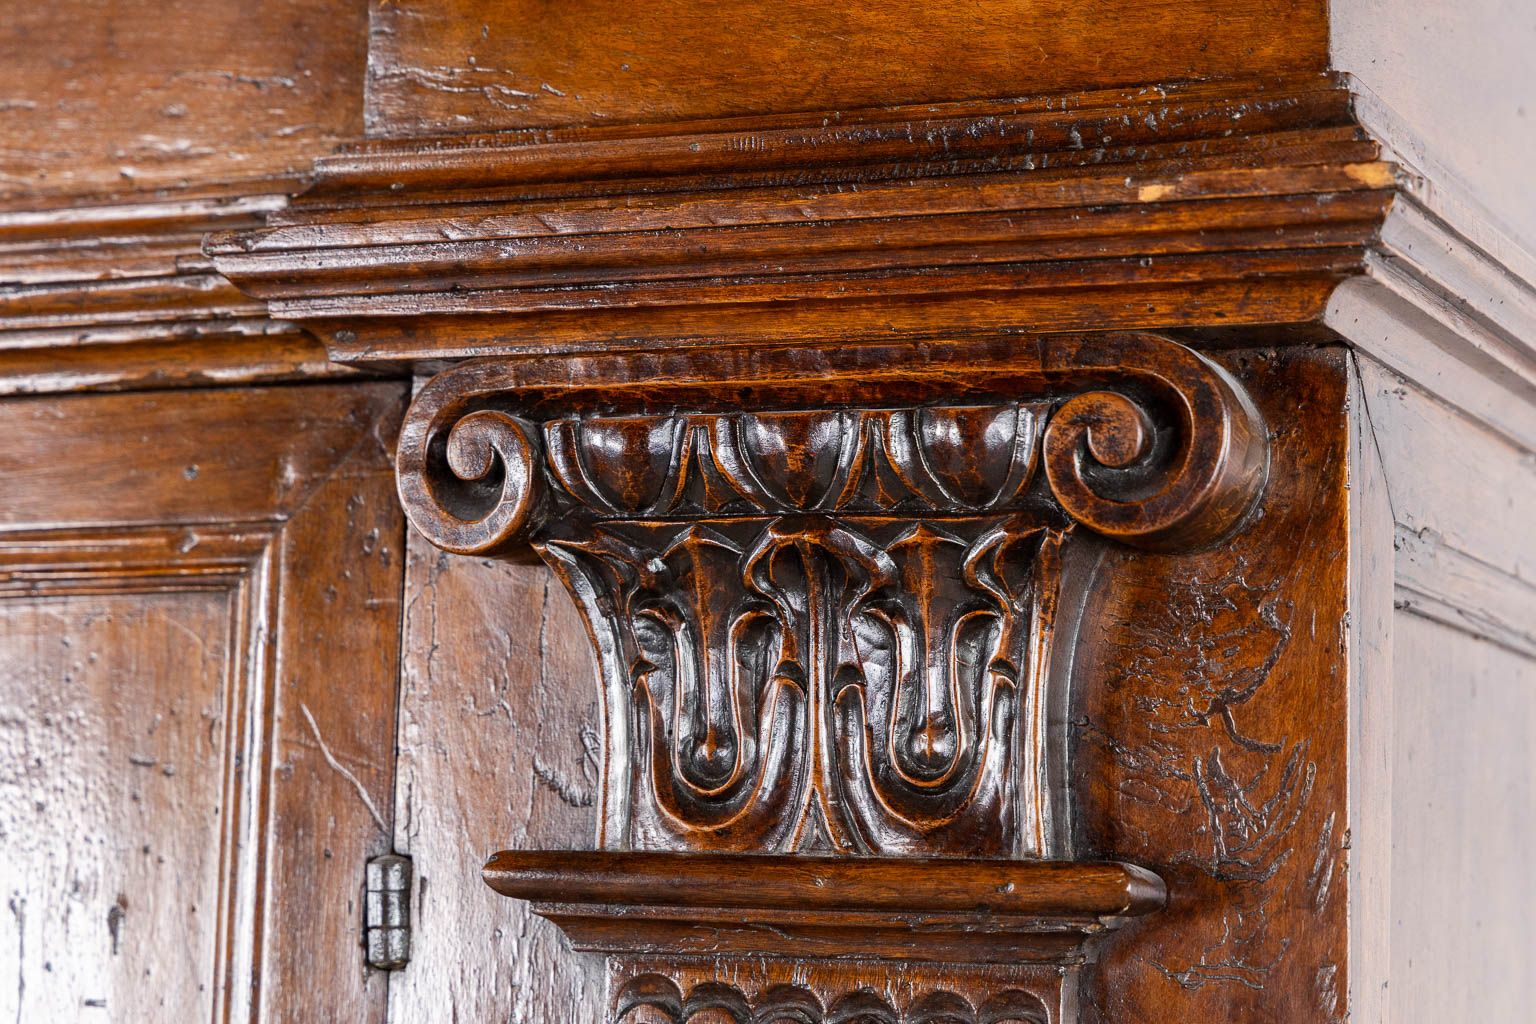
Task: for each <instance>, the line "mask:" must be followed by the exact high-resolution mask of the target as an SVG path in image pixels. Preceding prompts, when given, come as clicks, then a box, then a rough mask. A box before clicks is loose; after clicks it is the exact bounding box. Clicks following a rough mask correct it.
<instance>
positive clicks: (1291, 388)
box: [1077, 349, 1361, 1024]
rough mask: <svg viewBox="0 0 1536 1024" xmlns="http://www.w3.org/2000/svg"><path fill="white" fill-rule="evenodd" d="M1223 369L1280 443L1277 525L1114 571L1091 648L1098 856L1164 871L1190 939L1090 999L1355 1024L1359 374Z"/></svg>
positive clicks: (1170, 939) (1130, 950)
mask: <svg viewBox="0 0 1536 1024" xmlns="http://www.w3.org/2000/svg"><path fill="white" fill-rule="evenodd" d="M1224 361H1226V362H1227V365H1231V366H1233V367H1234V368H1235V369H1236V370H1237V371H1238V372H1239V375H1240V376H1241V377H1242V379H1243V381H1244V383H1245V385H1246V386H1247V387H1249V388H1251V389H1253V393H1254V395H1255V396H1256V398H1257V399H1258V401H1259V402H1260V403H1261V404H1263V405H1265V406H1267V408H1266V410H1265V411H1266V414H1267V415H1268V416H1270V417H1272V419H1271V420H1270V422H1271V423H1272V424H1273V425H1274V429H1273V432H1272V434H1271V445H1272V448H1271V457H1272V459H1273V460H1274V461H1273V464H1272V476H1271V484H1270V490H1269V492H1268V494H1267V496H1266V499H1265V504H1264V513H1263V519H1262V520H1261V521H1260V523H1259V524H1257V525H1256V526H1255V527H1254V528H1253V529H1251V530H1249V531H1246V532H1244V533H1242V534H1239V535H1237V536H1235V537H1234V538H1232V539H1231V540H1230V541H1229V542H1228V543H1226V544H1224V545H1222V546H1220V547H1219V548H1216V549H1213V550H1211V551H1207V552H1205V553H1202V554H1196V555H1191V556H1185V557H1182V558H1166V557H1163V556H1154V555H1145V556H1142V555H1138V556H1135V558H1134V559H1132V558H1130V557H1128V556H1125V555H1120V556H1115V557H1112V558H1111V559H1110V561H1109V563H1108V564H1107V565H1106V567H1105V572H1104V575H1103V576H1102V577H1101V579H1102V580H1103V585H1102V586H1101V587H1099V588H1098V589H1097V590H1096V592H1095V594H1094V596H1093V598H1092V599H1091V600H1090V602H1089V607H1088V609H1087V611H1086V612H1085V616H1086V617H1087V618H1086V621H1089V622H1093V623H1095V624H1096V628H1095V633H1094V635H1093V636H1092V638H1091V639H1090V640H1088V641H1087V642H1085V643H1084V644H1083V645H1082V646H1080V647H1079V651H1078V671H1079V673H1080V676H1079V679H1080V680H1081V682H1082V685H1081V688H1080V690H1079V694H1080V698H1081V700H1082V704H1081V705H1080V707H1081V709H1082V710H1081V715H1082V717H1081V719H1079V721H1078V732H1077V742H1078V747H1077V754H1078V758H1079V760H1078V764H1079V771H1080V772H1081V775H1080V776H1079V777H1080V778H1082V779H1083V780H1084V785H1083V787H1082V789H1080V790H1079V793H1080V796H1081V798H1082V805H1081V818H1080V822H1081V826H1082V830H1083V832H1082V835H1083V840H1084V843H1085V850H1086V852H1089V853H1091V854H1097V855H1099V856H1113V857H1115V858H1118V859H1126V860H1130V861H1133V862H1139V863H1145V864H1153V865H1157V866H1158V868H1159V871H1160V873H1162V874H1164V876H1165V877H1166V879H1167V881H1168V886H1169V893H1170V902H1169V908H1168V911H1167V915H1168V920H1169V921H1170V923H1171V922H1173V921H1177V925H1176V926H1170V927H1166V928H1157V929H1151V928H1149V929H1145V930H1140V931H1137V932H1135V933H1134V934H1127V935H1125V936H1123V937H1121V938H1120V941H1114V942H1111V943H1110V944H1109V945H1108V946H1107V948H1106V951H1105V954H1104V959H1103V962H1102V966H1101V968H1100V969H1099V971H1098V972H1096V973H1095V974H1093V975H1091V976H1090V980H1089V989H1088V991H1085V999H1087V1000H1089V1001H1090V1002H1091V1003H1092V1004H1093V1006H1094V1007H1095V1012H1096V1013H1097V1014H1098V1015H1099V1017H1100V1019H1103V1020H1106V1021H1117V1020H1136V1021H1146V1022H1159V1024H1161V1022H1163V1021H1168V1022H1170V1024H1172V1022H1174V1021H1206V1020H1209V1021H1217V1020H1259V1021H1262V1020H1318V1021H1329V1020H1340V1019H1343V1016H1344V1014H1345V1013H1346V1010H1347V1008H1348V1006H1349V1002H1348V995H1347V993H1348V992H1349V985H1350V970H1351V966H1350V963H1349V960H1348V939H1349V925H1348V913H1347V908H1348V906H1349V903H1350V893H1349V878H1348V865H1349V856H1348V850H1349V843H1350V840H1349V835H1350V829H1351V826H1352V822H1351V819H1350V817H1349V805H1348V803H1347V794H1348V784H1349V778H1348V772H1349V767H1348V766H1349V756H1350V749H1351V747H1350V742H1351V741H1350V738H1349V733H1348V714H1347V710H1346V709H1347V708H1348V707H1349V699H1350V696H1349V686H1350V676H1349V670H1348V668H1347V658H1346V655H1347V652H1348V650H1349V640H1348V636H1347V628H1348V623H1349V621H1350V617H1351V616H1352V615H1357V614H1360V613H1361V609H1356V608H1352V607H1351V606H1350V604H1349V597H1350V584H1349V579H1348V568H1349V558H1348V548H1347V546H1346V545H1343V544H1341V543H1340V542H1339V538H1341V537H1343V536H1344V535H1345V530H1346V525H1347V523H1348V521H1349V518H1348V517H1349V516H1350V514H1351V502H1352V501H1353V500H1354V499H1355V496H1354V493H1353V492H1352V491H1351V490H1350V489H1349V488H1348V487H1347V486H1345V485H1346V482H1347V481H1346V477H1345V474H1346V472H1347V465H1348V459H1347V451H1348V447H1349V444H1350V432H1351V425H1350V422H1349V415H1348V407H1347V403H1346V401H1345V398H1346V394H1347V388H1348V376H1347V372H1346V371H1347V365H1348V364H1347V362H1346V361H1345V358H1344V356H1343V353H1342V352H1341V351H1340V350H1338V349H1334V350H1328V349H1323V350H1314V351H1305V350H1287V349H1280V350H1257V351H1249V352H1237V353H1231V354H1230V355H1228V356H1226V357H1224ZM1282 406H1283V407H1284V410H1286V411H1285V412H1282V411H1281V407H1282ZM1298 413H1299V414H1298ZM1133 562H1134V564H1133Z"/></svg>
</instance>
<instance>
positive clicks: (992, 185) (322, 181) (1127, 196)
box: [205, 75, 1395, 366]
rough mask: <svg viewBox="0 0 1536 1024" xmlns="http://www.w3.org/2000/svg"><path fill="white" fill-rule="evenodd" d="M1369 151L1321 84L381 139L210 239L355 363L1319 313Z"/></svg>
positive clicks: (1370, 192)
mask: <svg viewBox="0 0 1536 1024" xmlns="http://www.w3.org/2000/svg"><path fill="white" fill-rule="evenodd" d="M1379 156H1380V154H1379V150H1378V147H1377V146H1376V145H1375V144H1374V143H1373V142H1371V141H1370V140H1368V139H1366V138H1364V137H1363V136H1362V135H1361V134H1360V133H1359V131H1358V129H1357V128H1356V127H1355V126H1354V125H1353V123H1352V122H1351V114H1350V107H1349V94H1348V92H1347V91H1346V90H1345V89H1344V88H1343V87H1342V85H1340V84H1339V83H1338V82H1337V81H1336V80H1334V79H1332V78H1330V77H1329V76H1326V75H1311V76H1300V77H1295V78H1288V79H1245V80H1234V81H1225V82H1215V83H1203V84H1197V85H1174V84H1170V85H1149V86H1146V87H1143V88H1138V89H1132V90H1111V91H1105V92H1093V93H1079V94H1071V95H1055V96H1041V97H1034V98H1028V99H1010V100H984V101H969V102H964V103H952V104H933V105H924V106H922V107H899V108H884V109H871V110H863V111H844V112H828V113H816V114H797V115H772V116H766V117H761V118H734V119H728V120H721V121H706V122H694V123H692V124H687V125H679V124H662V125H641V126H624V127H615V128H604V129H596V130H579V131H574V130H573V131H554V132H534V133H507V134H503V135H494V136H477V137H469V138H464V137H460V138H444V139H439V140H413V141H392V142H378V143H370V144H368V145H367V146H365V147H362V148H360V149H358V150H357V151H354V152H350V153H344V154H341V155H338V156H335V157H332V158H328V159H326V160H323V161H321V162H319V164H317V167H316V175H317V177H316V184H315V186H314V187H313V188H312V189H311V190H310V192H309V193H308V194H306V195H304V196H301V197H298V198H297V199H296V200H295V202H294V203H293V204H292V205H291V206H290V207H289V208H288V209H286V210H284V211H282V212H280V213H278V214H275V215H274V216H272V217H271V218H269V219H268V221H267V224H266V225H265V226H264V227H262V228H259V229H254V230H242V231H232V232H223V233H219V234H215V235H212V236H210V238H209V239H208V242H207V244H206V246H205V251H206V253H207V254H208V256H209V257H210V258H211V259H212V261H213V263H214V265H215V266H216V267H217V268H218V270H219V271H220V272H221V273H223V274H225V275H226V276H227V277H228V278H229V279H230V280H231V281H233V282H234V283H235V284H236V285H237V286H238V287H240V288H241V289H242V290H243V291H245V292H246V293H247V294H249V295H252V296H254V297H257V298H261V299H263V300H265V301H266V302H267V303H268V308H269V309H270V310H271V312H272V313H273V314H274V315H278V316H283V317H286V318H290V319H294V320H298V321H302V322H303V323H305V325H306V326H309V327H311V328H312V329H313V330H315V332H316V333H318V334H320V335H321V336H322V337H324V338H325V340H326V344H327V348H328V350H329V351H330V353H331V355H332V357H333V358H335V359H340V360H343V361H349V362H350V361H373V362H413V363H416V364H417V365H418V366H420V365H423V364H426V365H440V362H439V361H441V360H449V359H463V358H470V357H474V356H488V355H498V356H506V355H518V354H524V353H528V352H533V351H545V352H549V351H563V352H572V351H592V350H599V349H611V348H616V347H617V348H625V347H627V348H645V347H647V346H654V345H655V344H656V343H665V344H667V345H669V346H671V345H676V344H687V343H689V342H690V340H694V341H698V342H700V343H706V344H713V343H718V342H719V341H720V340H721V339H730V340H731V341H733V342H734V343H737V344H753V345H757V344H762V343H769V344H774V343H777V344H785V343H789V344H798V343H800V342H801V341H802V340H803V339H804V338H806V337H814V338H816V339H818V340H820V341H823V342H838V341H845V340H853V339H872V338H879V339H882V340H889V339H891V338H893V337H897V338H912V337H922V338H939V337H954V336H968V335H974V334H992V335H995V334H997V333H999V332H1005V333H1006V332H1021V331H1023V332H1047V331H1062V330H1082V329H1102V328H1115V327H1125V328H1136V329H1140V328H1159V327H1162V328H1166V327H1188V326H1209V325H1212V324H1277V323H1302V322H1314V321H1317V320H1318V319H1320V318H1321V316H1322V313H1323V311H1324V308H1325V304H1326V300H1327V296H1328V295H1329V293H1330V292H1331V291H1332V290H1333V289H1334V287H1336V286H1337V284H1338V282H1339V281H1340V280H1342V279H1344V278H1346V277H1349V276H1352V275H1354V274H1358V273H1360V272H1361V271H1362V269H1363V259H1364V256H1365V252H1366V250H1367V248H1368V246H1369V244H1370V242H1371V240H1372V239H1373V238H1374V237H1375V236H1376V233H1377V232H1378V230H1379V228H1380V225H1381V222H1382V220H1383V218H1384V217H1385V216H1386V213H1387V210H1388V207H1389V206H1390V203H1391V200H1392V196H1393V195H1394V194H1395V193H1394V189H1395V178H1394V172H1393V169H1392V167H1391V166H1390V165H1388V164H1386V163H1383V162H1382V161H1381V160H1380V159H1379Z"/></svg>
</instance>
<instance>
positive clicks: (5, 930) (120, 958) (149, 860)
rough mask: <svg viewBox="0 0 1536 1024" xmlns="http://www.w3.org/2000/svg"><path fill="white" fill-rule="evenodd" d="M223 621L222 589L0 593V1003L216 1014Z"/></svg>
mask: <svg viewBox="0 0 1536 1024" xmlns="http://www.w3.org/2000/svg"><path fill="white" fill-rule="evenodd" d="M230 625H231V607H230V601H229V592H228V591H222V592H221V591H182V592H162V593H148V594H122V595H87V596H62V595H60V596H50V597H13V598H9V599H6V600H4V601H0V707H3V709H4V710H3V712H0V877H3V879H4V881H3V883H0V890H3V893H4V898H5V900H6V902H7V911H8V912H7V913H5V914H3V915H0V964H5V965H7V968H6V974H7V975H9V978H8V982H9V983H8V984H6V985H3V986H0V1018H3V1019H6V1020H17V1021H39V1022H41V1021H81V1022H84V1024H90V1022H96V1021H101V1022H106V1021H172V1020H175V1021H206V1020H210V1019H212V1017H213V1008H214V1004H215V999H216V995H217V992H218V986H217V984H216V977H217V970H216V964H215V956H216V950H217V942H218V933H219V924H220V916H221V908H220V891H221V887H222V885H221V882H222V877H223V872H222V868H221V859H222V857H223V855H224V850H223V849H222V846H223V843H222V837H223V836H224V834H225V829H224V817H225V815H226V813H227V810H228V809H227V808H226V806H225V805H224V802H223V797H224V785H225V770H226V768H227V767H228V765H227V761H228V759H229V757H230V756H231V753H232V752H231V750H230V749H229V744H228V742H227V740H226V725H227V722H228V719H229V717H230V715H231V714H233V713H234V709H233V708H232V706H231V704H232V695H231V694H229V693H228V691H227V679H228V678H229V676H230V674H231V664H230V662H231V657H232V655H233V654H234V652H233V651H232V650H231V638H230ZM13 970H14V973H13Z"/></svg>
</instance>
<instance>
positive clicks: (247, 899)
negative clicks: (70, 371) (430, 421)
mask: <svg viewBox="0 0 1536 1024" xmlns="http://www.w3.org/2000/svg"><path fill="white" fill-rule="evenodd" d="M402 399H403V394H402V389H401V387H400V386H399V385H395V384H388V385H372V386H366V387H360V388H348V387H340V386H320V387H316V388H311V389H303V390H289V391H282V390H276V391H273V390H267V391H260V390H255V391H223V392H219V391H187V392H182V393H179V394H175V395H133V396H127V395H111V396H69V397H62V398H47V399H33V400H29V401H11V402H7V403H0V421H3V422H4V424H5V426H6V429H7V432H8V435H9V436H11V437H13V438H14V439H16V442H17V443H16V444H14V445H13V446H12V447H11V451H10V454H9V455H8V457H7V459H8V461H7V464H6V466H5V472H6V476H7V479H8V481H10V486H9V487H8V489H7V491H6V493H5V495H4V496H3V498H0V615H3V617H4V619H5V622H6V626H5V629H4V636H5V654H6V659H7V671H6V672H5V673H4V679H3V683H0V687H3V691H4V701H5V704H6V706H7V708H8V711H7V717H6V718H5V720H4V724H3V728H0V736H3V743H4V745H5V748H6V749H7V750H9V751H11V752H13V754H14V758H13V761H14V764H15V765H16V766H17V767H18V771H16V772H14V773H7V774H5V775H4V777H3V780H0V791H3V792H4V794H5V799H4V806H5V811H4V826H3V828H0V835H3V836H4V839H3V840H0V858H3V860H4V863H5V864H6V870H5V873H4V877H5V879H6V881H5V886H6V889H7V893H6V898H7V900H8V903H9V906H10V907H11V908H12V915H11V918H10V919H9V920H8V922H7V924H8V926H9V927H8V929H7V932H6V942H7V945H8V948H9V949H11V950H13V951H14V953H15V968H16V979H17V981H18V984H17V985H16V986H14V987H7V989H6V990H5V994H4V995H3V996H0V1009H4V1010H5V1011H6V1014H7V1016H13V1017H14V1018H15V1019H18V1020H74V1019H89V1016H90V1015H91V1014H93V1013H98V1012H99V1013H104V1014H105V1015H110V1016H111V1017H112V1019H119V1018H122V1019H135V1020H146V1021H149V1020H171V1019H176V1020H182V1019H186V1020H192V1019H201V1020H207V1019H212V1020H218V1021H224V1020H233V1019H242V1020H248V1019H268V1020H291V1019H312V1018H315V1017H316V1016H325V1015H331V1016H334V1017H335V1018H337V1019H342V1018H344V1019H348V1020H382V1019H383V1016H382V1014H383V1010H384V995H385V992H384V986H383V984H382V983H381V979H379V978H376V977H374V978H370V977H369V976H368V975H366V974H365V973H363V972H362V971H360V970H359V967H358V964H359V961H358V959H357V936H358V934H359V928H360V920H359V915H360V912H361V906H360V902H359V901H358V900H357V899H356V888H357V884H358V879H359V877H360V876H359V874H358V867H357V866H358V864H360V863H361V859H362V858H364V857H366V856H368V855H371V854H374V853H378V852H382V851H383V850H384V849H387V847H388V844H389V835H388V818H387V817H386V815H388V814H389V813H390V810H391V808H390V802H389V799H388V794H389V791H390V787H391V784H392V774H393V766H392V764H391V763H390V761H389V759H388V758H386V757H381V756H380V755H379V752H380V751H388V750H389V749H390V748H391V744H392V742H393V736H394V687H395V677H396V672H397V669H396V665H397V658H398V653H397V652H398V646H397V645H398V635H399V603H398V596H399V589H398V573H399V564H400V551H401V546H402V541H403V530H402V522H401V518H400V516H399V514H398V512H397V511H396V510H395V509H394V507H393V505H392V502H391V501H390V493H389V492H390V474H389V472H388V469H389V464H390V460H389V451H388V448H387V443H388V439H389V437H390V435H391V434H392V433H393V430H394V423H395V420H396V417H397V416H398V413H399V411H400V406H401V404H402ZM241 453H244V454H243V455H242V454H241ZM339 679H345V680H346V681H347V685H346V687H345V688H341V687H338V686H337V685H336V684H337V681H338V680H339ZM9 709H14V712H15V713H14V714H12V711H11V710H9ZM27 766H31V767H27ZM292 892H303V893H305V894H306V898H304V899H303V900H297V901H296V900H293V899H292V898H291V897H290V896H289V894H290V893H292ZM93 1008H94V1009H93Z"/></svg>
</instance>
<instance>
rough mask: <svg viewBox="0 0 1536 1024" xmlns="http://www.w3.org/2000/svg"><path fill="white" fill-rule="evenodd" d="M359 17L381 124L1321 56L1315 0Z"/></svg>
mask: <svg viewBox="0 0 1536 1024" xmlns="http://www.w3.org/2000/svg"><path fill="white" fill-rule="evenodd" d="M373 31H374V37H373V44H372V45H371V46H370V48H369V73H370V75H371V78H372V85H373V87H372V89H371V90H370V92H369V96H368V100H369V102H368V123H369V128H370V131H371V132H372V133H374V134H379V135H441V134H450V133H454V132H460V131H463V130H464V126H465V125H466V124H470V125H474V126H476V127H478V128H480V129H482V130H485V129H529V128H552V127H563V126H567V125H594V124H605V123H610V124H625V123H632V122H639V121H653V122H654V121H672V120H697V119H701V118H708V117H721V116H733V115H753V114H765V113H777V112H781V111H800V110H823V109H833V108H836V107H864V106H888V105H893V104H899V103H928V102H933V101H942V100H948V99H953V98H956V97H969V96H1016V95H1025V94H1029V93H1037V92H1068V91H1071V90H1075V89H1083V88H1091V87H1094V86H1104V85H1129V84H1140V83H1143V82H1156V81H1169V80H1177V79H1200V78H1211V77H1237V76H1241V75H1245V74H1246V75H1256V74H1281V73H1286V72H1290V71H1300V70H1318V71H1320V70H1322V69H1323V67H1324V66H1325V64H1326V60H1327V26H1326V18H1325V11H1324V6H1323V4H1322V3H1321V2H1319V0H1280V2H1275V0H1228V2H1227V3H1223V4H1221V5H1220V6H1219V7H1207V6H1204V5H1195V6H1181V7H1177V8H1169V7H1168V5H1166V4H1163V3H1156V2H1149V0H1107V2H1104V3H1099V4H1096V5H1094V6H1093V7H1091V8H1090V7H1084V6H1080V5H1077V4H1070V3H1029V4H1019V3H1015V2H1010V0H979V2H976V3H970V4H966V5H964V6H955V5H950V4H917V5H914V4H908V3H901V2H899V0H850V2H846V3H840V4H836V5H827V4H820V3H810V2H806V0H777V2H776V0H745V2H741V0H738V2H734V3H731V4H728V5H720V4H699V3H675V2H669V0H633V2H630V3H626V4H625V5H624V6H623V7H622V8H616V7H613V6H611V5H608V4H603V3H594V2H592V0H570V2H567V3H564V4H561V5H560V6H559V7H558V8H554V9H552V8H550V7H549V6H547V5H544V4H539V3H536V2H533V0H516V2H512V3H504V2H502V3H498V2H493V0H459V2H456V3H453V4H440V3H430V2H426V0H395V2H392V3H389V4H386V5H384V6H382V7H380V8H379V10H378V13H377V14H376V15H375V17H374V20H373ZM896 69H900V73H894V72H895V71H896Z"/></svg>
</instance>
